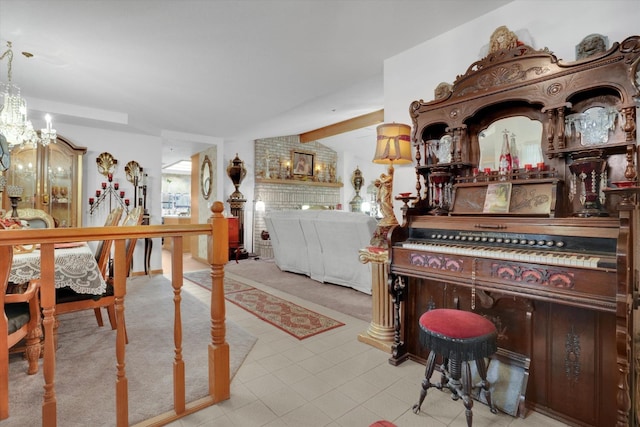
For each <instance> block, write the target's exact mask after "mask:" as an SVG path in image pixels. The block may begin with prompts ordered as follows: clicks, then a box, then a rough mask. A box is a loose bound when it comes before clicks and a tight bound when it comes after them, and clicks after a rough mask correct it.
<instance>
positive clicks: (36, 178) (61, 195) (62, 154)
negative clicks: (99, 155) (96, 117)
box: [2, 136, 87, 227]
mask: <svg viewBox="0 0 640 427" xmlns="http://www.w3.org/2000/svg"><path fill="white" fill-rule="evenodd" d="M86 151H87V149H86V148H82V147H76V146H75V145H73V144H72V143H71V142H69V141H68V140H66V139H64V138H63V137H60V136H58V139H57V142H56V143H52V144H49V145H47V146H41V145H38V146H37V147H31V146H29V147H21V148H19V147H16V148H14V149H13V150H12V151H11V167H10V168H9V170H7V171H5V177H6V179H7V184H8V185H17V186H20V187H22V188H23V192H22V200H21V201H20V202H19V203H18V209H20V208H32V209H41V210H43V211H45V212H47V213H48V214H49V215H51V216H52V217H53V219H54V220H55V222H56V227H79V226H81V225H82V211H81V209H80V200H79V198H80V196H81V194H82V186H81V181H82V158H83V156H84V154H85V153H86ZM2 207H3V208H4V209H5V210H7V211H10V210H11V204H10V202H9V200H8V197H6V196H3V206H2Z"/></svg>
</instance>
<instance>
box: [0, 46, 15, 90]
mask: <svg viewBox="0 0 640 427" xmlns="http://www.w3.org/2000/svg"><path fill="white" fill-rule="evenodd" d="M5 56H8V57H9V59H8V60H7V62H8V65H7V80H8V83H11V63H12V62H13V49H11V42H10V41H7V50H5V51H4V53H3V54H2V56H0V61H2V60H3V59H4V57H5Z"/></svg>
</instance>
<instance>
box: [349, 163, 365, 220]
mask: <svg viewBox="0 0 640 427" xmlns="http://www.w3.org/2000/svg"><path fill="white" fill-rule="evenodd" d="M362 184H364V178H363V176H362V171H360V168H359V167H356V170H354V171H353V175H351V185H353V189H354V190H356V195H355V196H354V197H353V199H351V201H350V202H349V207H350V208H351V212H360V208H361V207H362V197H361V196H360V189H361V188H362Z"/></svg>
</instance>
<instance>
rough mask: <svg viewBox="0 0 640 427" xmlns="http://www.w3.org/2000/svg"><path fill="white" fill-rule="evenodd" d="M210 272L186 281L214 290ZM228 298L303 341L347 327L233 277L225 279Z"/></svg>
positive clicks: (192, 274) (193, 274) (197, 273)
mask: <svg viewBox="0 0 640 427" xmlns="http://www.w3.org/2000/svg"><path fill="white" fill-rule="evenodd" d="M209 274H210V273H209V270H200V271H193V272H188V273H185V274H184V277H185V279H187V280H189V281H191V282H193V283H195V284H197V285H200V286H202V287H203V288H205V289H209V290H211V277H210V275H209ZM224 294H225V298H226V299H227V300H228V301H229V302H232V303H234V304H236V305H237V306H239V307H241V308H243V309H245V310H247V311H248V312H249V313H251V314H253V315H254V316H256V317H258V318H260V319H262V320H264V321H265V322H267V323H270V324H272V325H273V326H275V327H277V328H279V329H281V330H283V331H285V332H286V333H288V334H290V335H292V336H294V337H296V338H297V339H299V340H303V339H305V338H309V337H312V336H314V335H317V334H320V333H322V332H326V331H328V330H331V329H334V328H337V327H340V326H343V325H344V323H341V322H338V321H337V320H334V319H331V318H330V317H327V316H325V315H322V314H320V313H316V312H314V311H311V310H308V309H306V308H304V307H301V306H299V305H297V304H294V303H292V302H289V301H287V300H284V299H282V298H278V297H276V296H274V295H271V294H269V293H267V292H264V291H261V290H260V289H256V288H254V287H253V286H249V285H247V284H244V283H242V282H239V281H237V280H234V279H231V278H229V277H225V278H224Z"/></svg>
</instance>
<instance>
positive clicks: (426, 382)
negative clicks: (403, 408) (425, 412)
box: [412, 351, 436, 414]
mask: <svg viewBox="0 0 640 427" xmlns="http://www.w3.org/2000/svg"><path fill="white" fill-rule="evenodd" d="M435 365H436V354H435V353H434V352H433V351H431V352H429V357H428V358H427V368H426V369H425V373H424V379H423V380H422V387H421V388H420V399H419V400H418V403H416V404H415V405H413V408H412V409H413V413H414V414H418V413H420V407H421V406H422V402H424V398H425V397H427V390H428V389H429V388H430V387H434V386H435V384H433V383H432V382H431V375H433V368H434V367H435Z"/></svg>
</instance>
